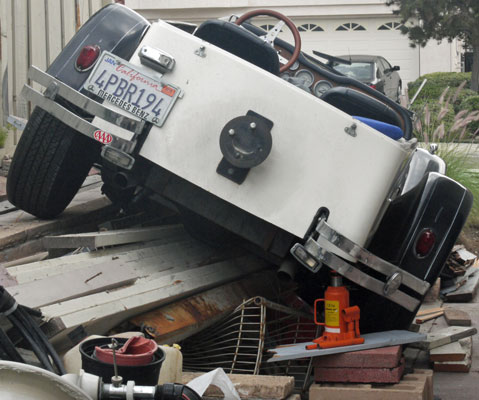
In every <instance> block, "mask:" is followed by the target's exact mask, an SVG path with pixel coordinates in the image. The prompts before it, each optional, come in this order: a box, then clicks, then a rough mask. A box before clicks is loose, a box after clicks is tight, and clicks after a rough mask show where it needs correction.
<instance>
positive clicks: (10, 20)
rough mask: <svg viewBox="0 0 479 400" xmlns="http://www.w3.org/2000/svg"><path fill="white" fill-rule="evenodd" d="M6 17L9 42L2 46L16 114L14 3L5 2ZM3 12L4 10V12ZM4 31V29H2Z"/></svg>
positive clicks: (10, 106)
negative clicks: (14, 98)
mask: <svg viewBox="0 0 479 400" xmlns="http://www.w3.org/2000/svg"><path fill="white" fill-rule="evenodd" d="M4 3H5V14H4V15H5V16H6V18H4V19H2V23H6V25H7V27H6V34H7V40H6V42H7V43H6V44H7V46H2V53H3V47H5V49H6V51H7V58H6V62H7V73H8V77H7V78H8V79H7V84H8V87H9V88H11V89H9V90H8V100H7V102H8V112H9V113H10V114H14V110H13V87H14V86H15V85H14V81H15V56H14V54H15V53H14V49H15V36H14V31H15V27H14V25H15V22H14V13H13V4H12V3H13V1H5V2H4ZM2 11H3V10H2ZM2 29H3V28H2ZM2 82H3V75H2ZM14 136H16V133H14ZM14 144H15V145H16V144H17V142H16V140H15V138H14Z"/></svg>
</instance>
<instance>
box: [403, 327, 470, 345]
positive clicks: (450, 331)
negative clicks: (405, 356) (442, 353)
mask: <svg viewBox="0 0 479 400" xmlns="http://www.w3.org/2000/svg"><path fill="white" fill-rule="evenodd" d="M476 333H477V329H476V328H472V327H463V326H450V327H448V328H444V329H440V330H437V331H435V332H432V333H429V334H428V335H427V339H426V340H424V341H422V342H417V343H412V344H411V346H412V347H417V348H420V349H423V350H431V349H434V348H436V347H440V346H444V345H446V344H449V343H452V342H456V341H458V340H459V339H463V338H465V337H469V336H472V335H475V334H476Z"/></svg>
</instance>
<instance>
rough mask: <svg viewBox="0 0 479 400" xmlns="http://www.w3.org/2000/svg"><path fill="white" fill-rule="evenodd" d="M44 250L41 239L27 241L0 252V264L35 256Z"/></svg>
mask: <svg viewBox="0 0 479 400" xmlns="http://www.w3.org/2000/svg"><path fill="white" fill-rule="evenodd" d="M44 250H45V249H44V248H43V243H42V240H41V239H36V240H35V239H34V240H29V241H27V242H25V243H16V244H15V246H14V247H10V248H7V249H4V250H1V251H0V262H1V263H4V262H12V261H14V260H18V259H21V258H25V257H28V256H31V255H33V254H37V253H39V252H42V251H44Z"/></svg>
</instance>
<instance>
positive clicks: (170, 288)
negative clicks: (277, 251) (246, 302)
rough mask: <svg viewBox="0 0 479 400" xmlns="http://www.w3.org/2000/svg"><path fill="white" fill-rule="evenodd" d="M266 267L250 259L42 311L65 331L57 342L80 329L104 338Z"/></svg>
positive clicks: (218, 265)
mask: <svg viewBox="0 0 479 400" xmlns="http://www.w3.org/2000/svg"><path fill="white" fill-rule="evenodd" d="M267 267H268V264H267V263H266V262H264V261H263V260H260V259H258V258H256V257H253V256H247V257H241V258H238V259H234V260H228V261H224V262H220V263H215V264H211V265H206V266H203V267H198V268H195V269H194V270H191V271H184V272H179V273H175V271H172V273H171V274H169V275H167V276H163V277H160V278H158V279H154V280H151V281H146V282H145V281H137V282H135V284H134V285H132V286H130V287H128V288H123V289H118V290H115V291H111V292H103V293H98V294H93V295H90V296H87V297H83V298H81V299H73V300H69V301H66V302H63V303H62V304H53V305H50V306H47V307H43V308H42V309H41V311H42V312H43V314H44V315H45V316H46V317H47V318H53V317H58V318H60V320H61V321H62V323H63V324H64V326H65V328H66V330H65V331H64V332H62V333H61V334H59V335H57V337H56V339H57V340H61V339H65V337H66V335H67V334H68V332H70V331H71V330H73V329H74V328H76V327H77V326H80V325H82V326H83V327H84V328H88V329H89V330H90V331H91V332H95V333H97V334H103V333H105V332H106V331H108V330H109V329H111V328H113V327H114V326H116V325H117V324H118V323H120V322H121V321H123V320H125V319H128V318H131V317H133V316H134V315H137V314H139V313H141V312H146V311H149V310H151V309H153V308H156V307H159V306H161V305H163V304H167V303H172V302H174V301H177V300H179V299H181V298H185V297H188V296H192V295H194V294H196V293H199V292H202V291H205V290H208V289H210V288H213V287H216V286H219V285H222V284H225V283H227V282H231V281H234V280H237V279H241V278H243V277H245V276H248V275H249V274H251V273H254V272H259V271H261V270H263V269H265V268H267Z"/></svg>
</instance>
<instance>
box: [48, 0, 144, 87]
mask: <svg viewBox="0 0 479 400" xmlns="http://www.w3.org/2000/svg"><path fill="white" fill-rule="evenodd" d="M149 27H150V23H149V22H148V21H147V20H146V19H145V18H143V17H142V16H141V15H139V14H138V13H136V12H135V11H133V10H131V9H129V8H128V7H125V6H122V5H119V4H109V5H107V6H106V7H103V8H102V9H100V10H99V11H97V12H96V13H95V14H93V15H92V16H91V17H90V18H89V19H88V21H86V22H85V23H84V24H83V25H82V27H81V28H80V30H79V31H78V32H77V33H76V34H75V35H74V36H73V37H72V39H71V40H70V41H69V42H68V44H67V45H66V46H65V48H64V49H63V50H62V51H61V52H60V54H59V55H58V57H57V58H56V59H55V60H54V61H53V63H52V64H51V65H50V66H49V67H48V69H47V72H48V74H50V75H52V76H53V77H55V78H57V79H58V80H60V81H62V82H64V83H65V84H67V85H69V86H71V87H72V88H74V89H80V88H81V87H82V85H83V82H85V80H86V79H87V78H88V76H89V72H88V71H86V72H79V71H77V70H76V69H75V62H76V59H77V57H78V55H79V53H80V51H81V49H82V48H83V47H84V46H87V45H98V46H100V49H101V51H104V50H107V51H110V52H112V53H113V54H116V55H117V56H119V57H121V58H123V59H126V60H129V59H130V58H131V56H132V55H133V53H134V52H135V50H136V48H137V47H138V45H139V44H140V41H141V40H142V38H143V36H144V34H145V33H146V31H147V30H148V28H149Z"/></svg>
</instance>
